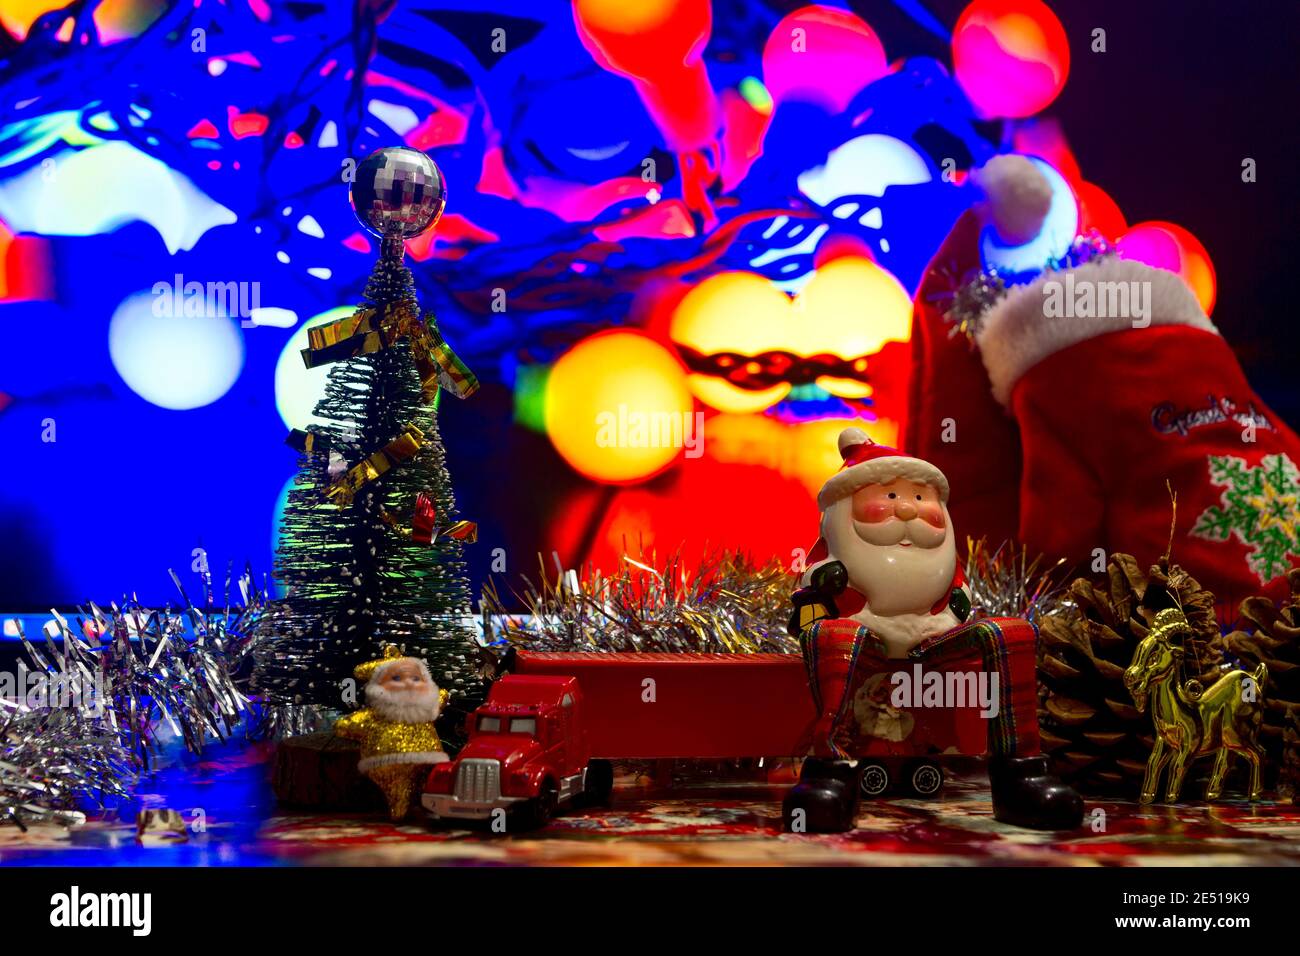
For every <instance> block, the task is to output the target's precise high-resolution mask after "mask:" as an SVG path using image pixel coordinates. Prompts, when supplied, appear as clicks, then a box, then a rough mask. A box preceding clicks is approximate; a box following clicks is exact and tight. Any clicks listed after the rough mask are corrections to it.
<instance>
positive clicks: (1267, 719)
mask: <svg viewBox="0 0 1300 956" xmlns="http://www.w3.org/2000/svg"><path fill="white" fill-rule="evenodd" d="M1287 583H1288V584H1289V585H1290V589H1291V593H1290V594H1289V595H1288V597H1287V598H1286V599H1285V600H1284V601H1283V602H1282V605H1281V606H1280V607H1279V606H1278V605H1276V604H1274V603H1273V602H1272V601H1270V600H1269V599H1268V598H1266V597H1262V596H1256V597H1250V598H1246V600H1244V601H1242V602H1241V616H1242V618H1244V619H1245V620H1246V621H1248V622H1249V623H1250V624H1252V625H1254V630H1253V631H1251V632H1249V633H1248V632H1246V631H1243V630H1237V631H1233V632H1232V633H1231V634H1229V635H1228V636H1227V637H1226V638H1225V639H1224V643H1225V645H1226V647H1227V650H1228V652H1229V653H1230V654H1231V655H1232V656H1233V657H1236V658H1238V659H1239V660H1240V661H1241V662H1242V664H1243V665H1244V666H1246V667H1249V668H1253V667H1254V666H1255V665H1257V664H1259V663H1260V662H1263V663H1265V664H1267V665H1268V686H1266V687H1265V688H1264V726H1263V727H1261V728H1260V735H1259V737H1260V743H1261V744H1262V745H1263V747H1264V750H1265V753H1266V754H1267V758H1266V762H1265V765H1264V783H1265V786H1268V785H1269V784H1270V783H1271V782H1272V781H1273V774H1274V772H1275V773H1276V787H1277V791H1278V796H1279V797H1281V798H1283V799H1287V798H1290V799H1295V798H1296V796H1297V793H1298V791H1300V568H1292V569H1291V571H1289V572H1288V573H1287Z"/></svg>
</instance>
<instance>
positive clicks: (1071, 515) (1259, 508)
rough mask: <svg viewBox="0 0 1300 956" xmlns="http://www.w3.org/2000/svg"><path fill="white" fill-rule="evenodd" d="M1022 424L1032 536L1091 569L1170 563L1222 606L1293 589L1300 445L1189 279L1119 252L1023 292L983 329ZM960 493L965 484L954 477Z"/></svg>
mask: <svg viewBox="0 0 1300 956" xmlns="http://www.w3.org/2000/svg"><path fill="white" fill-rule="evenodd" d="M978 342H979V347H980V354H981V356H982V357H983V360H984V364H985V366H986V368H987V369H988V375H989V379H990V381H991V383H992V386H993V394H994V395H995V396H996V398H997V399H998V401H1000V402H1002V403H1004V404H1005V405H1006V406H1007V407H1008V408H1009V409H1010V410H1011V411H1012V412H1013V414H1014V415H1015V418H1016V421H1017V422H1018V423H1019V426H1020V438H1021V447H1022V454H1023V460H1024V473H1023V477H1022V480H1021V485H1020V527H1019V538H1020V540H1021V541H1022V542H1023V543H1024V544H1025V545H1027V546H1028V547H1029V548H1030V550H1031V552H1032V551H1042V552H1044V553H1046V554H1048V555H1050V556H1060V557H1065V558H1067V559H1069V560H1071V561H1074V562H1078V563H1079V564H1080V570H1087V565H1090V564H1092V563H1094V562H1096V561H1098V560H1099V559H1103V558H1105V557H1108V556H1109V555H1110V554H1111V553H1113V552H1116V551H1121V552H1126V553H1129V554H1132V555H1134V556H1135V557H1136V558H1137V560H1138V561H1139V563H1142V564H1148V563H1154V562H1155V561H1157V560H1158V559H1159V558H1160V556H1161V555H1163V554H1164V552H1165V549H1166V547H1167V546H1168V543H1169V528H1170V503H1169V495H1168V492H1167V491H1166V487H1165V483H1166V482H1169V484H1170V485H1171V486H1172V489H1173V491H1174V492H1175V493H1176V494H1177V496H1178V509H1177V524H1176V526H1175V533H1174V539H1173V553H1172V558H1173V560H1174V561H1175V562H1177V563H1178V564H1180V565H1182V566H1183V567H1184V568H1185V569H1186V570H1187V571H1188V572H1189V573H1190V574H1191V575H1192V576H1193V577H1195V578H1196V579H1197V580H1198V581H1199V582H1200V583H1201V584H1202V585H1203V586H1204V587H1206V588H1208V589H1210V590H1211V591H1213V592H1214V594H1215V596H1216V597H1217V599H1218V600H1219V601H1221V602H1230V603H1231V606H1234V607H1235V606H1236V603H1237V602H1238V601H1240V600H1241V598H1243V597H1246V596H1248V595H1250V594H1255V593H1260V592H1264V593H1267V594H1271V595H1273V596H1276V597H1280V596H1281V595H1282V594H1283V593H1285V580H1284V575H1285V573H1286V571H1287V570H1288V569H1289V568H1291V567H1293V566H1295V565H1296V564H1297V563H1298V562H1300V471H1297V465H1300V439H1298V438H1297V436H1296V434H1295V432H1293V431H1292V430H1291V429H1290V428H1289V427H1287V425H1286V424H1285V423H1284V422H1282V421H1281V420H1280V419H1279V418H1278V417H1277V415H1275V414H1274V413H1273V412H1272V411H1271V410H1269V408H1268V407H1267V406H1266V405H1265V404H1264V403H1263V402H1262V401H1260V399H1259V396H1258V395H1256V394H1255V393H1254V392H1253V391H1252V390H1251V388H1250V384H1249V383H1248V382H1247V381H1246V377H1245V375H1244V374H1243V372H1242V370H1241V366H1240V364H1239V363H1238V362H1237V359H1236V356H1235V355H1233V353H1232V350H1231V349H1230V348H1229V347H1228V345H1227V344H1226V343H1225V342H1224V341H1223V339H1222V337H1221V336H1220V335H1219V333H1218V330H1217V329H1216V328H1215V327H1214V325H1213V323H1212V322H1210V320H1209V319H1208V318H1207V317H1206V315H1205V313H1204V312H1203V311H1202V310H1201V308H1200V306H1199V304H1198V303H1197V301H1196V298H1195V296H1193V294H1192V292H1191V290H1190V289H1188V288H1187V286H1186V285H1185V284H1184V283H1183V281H1182V280H1181V279H1179V278H1178V277H1177V276H1176V275H1175V274H1173V273H1171V272H1166V271H1163V270H1159V269H1153V268H1151V267H1149V266H1146V265H1143V264H1141V263H1138V262H1127V261H1123V260H1120V259H1117V258H1107V259H1103V260H1100V261H1095V262H1091V263H1088V264H1085V265H1082V266H1080V267H1079V268H1077V269H1074V270H1070V271H1068V272H1049V273H1045V274H1044V275H1043V276H1041V277H1040V278H1039V279H1038V280H1036V281H1035V282H1033V283H1031V284H1030V285H1027V286H1022V287H1019V288H1016V289H1014V290H1012V291H1011V292H1010V293H1008V294H1007V296H1006V297H1005V298H1003V299H1002V300H1001V301H1000V302H998V304H997V305H995V306H994V307H993V308H992V309H991V310H990V311H989V313H988V314H987V315H986V316H985V319H984V322H983V324H982V326H981V330H980V332H979V336H978ZM953 487H954V488H956V487H957V484H956V482H955V481H954V482H953Z"/></svg>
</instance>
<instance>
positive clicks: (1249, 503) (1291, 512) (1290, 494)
mask: <svg viewBox="0 0 1300 956" xmlns="http://www.w3.org/2000/svg"><path fill="white" fill-rule="evenodd" d="M1209 465H1210V481H1211V482H1213V483H1214V484H1215V485H1218V486H1220V487H1223V488H1225V489H1226V490H1225V491H1224V492H1223V495H1222V496H1221V497H1220V499H1219V504H1218V505H1211V506H1210V507H1208V508H1206V509H1205V511H1204V512H1202V514H1201V516H1200V517H1199V518H1197V519H1196V524H1195V525H1194V526H1193V528H1192V530H1191V533H1192V534H1194V535H1196V536H1197V537H1200V538H1210V539H1212V540H1216V541H1226V540H1228V538H1229V537H1230V536H1231V535H1234V534H1235V535H1236V536H1237V539H1238V540H1240V541H1241V542H1242V543H1243V544H1245V545H1247V546H1248V547H1249V548H1250V551H1249V553H1248V554H1247V555H1246V563H1247V564H1248V565H1250V569H1251V570H1252V571H1254V572H1255V574H1256V575H1258V577H1259V580H1260V583H1261V584H1265V583H1267V582H1269V581H1271V580H1272V579H1273V578H1275V577H1277V576H1278V575H1279V574H1282V573H1284V572H1285V571H1286V570H1287V568H1288V567H1290V565H1291V562H1290V561H1289V560H1288V559H1287V555H1288V554H1291V555H1300V471H1297V469H1296V466H1295V463H1294V462H1292V461H1291V459H1290V458H1288V457H1287V456H1286V455H1265V456H1264V457H1263V459H1261V461H1260V463H1259V464H1258V465H1257V466H1255V467H1253V468H1252V467H1251V466H1250V465H1248V464H1246V462H1245V460H1244V459H1241V458H1234V457H1233V456H1232V455H1210V456H1209Z"/></svg>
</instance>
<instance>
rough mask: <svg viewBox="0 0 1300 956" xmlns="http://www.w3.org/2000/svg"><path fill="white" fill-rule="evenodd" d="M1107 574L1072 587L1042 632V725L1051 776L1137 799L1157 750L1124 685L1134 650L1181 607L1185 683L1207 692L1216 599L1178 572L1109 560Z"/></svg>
mask: <svg viewBox="0 0 1300 956" xmlns="http://www.w3.org/2000/svg"><path fill="white" fill-rule="evenodd" d="M1106 572H1107V576H1106V580H1105V581H1104V582H1093V581H1090V580H1088V579H1086V578H1078V579H1076V580H1075V581H1074V582H1073V583H1071V585H1070V587H1069V593H1068V598H1067V599H1066V600H1065V601H1064V602H1063V606H1062V607H1061V608H1060V609H1059V610H1058V611H1057V612H1056V613H1054V614H1052V615H1049V616H1047V617H1045V618H1044V619H1043V620H1042V622H1041V624H1040V639H1039V681H1040V688H1039V727H1040V732H1041V734H1042V741H1043V750H1044V752H1046V753H1048V754H1049V755H1050V757H1051V761H1052V765H1053V769H1054V770H1055V771H1056V772H1057V773H1059V774H1060V775H1061V776H1062V777H1064V778H1065V779H1066V780H1068V781H1070V782H1072V783H1074V784H1075V785H1077V786H1078V787H1079V788H1080V789H1081V790H1083V791H1084V792H1085V793H1089V792H1112V793H1115V792H1118V793H1128V792H1133V793H1136V792H1137V789H1138V787H1139V785H1140V783H1141V780H1142V774H1143V771H1144V770H1145V768H1146V761H1147V757H1148V755H1149V754H1150V753H1151V747H1152V744H1153V743H1154V732H1153V730H1152V725H1151V715H1150V714H1146V713H1141V714H1140V713H1138V711H1137V708H1135V707H1134V706H1133V699H1132V697H1130V696H1129V693H1128V690H1127V689H1126V688H1125V687H1124V670H1125V668H1127V667H1128V666H1129V664H1130V663H1131V662H1132V659H1133V651H1134V649H1135V648H1136V647H1137V644H1138V642H1139V641H1141V640H1142V638H1144V637H1145V636H1146V634H1147V631H1148V630H1149V628H1150V626H1151V622H1152V621H1153V620H1154V619H1155V616H1156V614H1157V613H1158V612H1159V611H1160V610H1161V609H1163V608H1166V607H1173V606H1178V607H1181V608H1182V609H1183V611H1184V613H1186V615H1187V620H1188V623H1190V624H1191V626H1192V631H1193V635H1192V636H1191V637H1190V638H1189V639H1188V642H1187V644H1186V645H1185V648H1186V653H1185V655H1184V673H1183V676H1182V679H1183V680H1187V679H1190V678H1193V677H1195V678H1197V679H1199V680H1200V681H1201V682H1202V684H1204V685H1205V686H1207V687H1208V686H1209V685H1210V684H1211V683H1213V682H1214V680H1215V679H1217V678H1218V676H1219V674H1220V671H1219V666H1220V665H1221V664H1222V663H1223V660H1224V656H1223V649H1224V642H1223V638H1222V635H1221V634H1220V632H1219V625H1218V621H1217V618H1216V615H1215V609H1214V595H1213V594H1211V593H1210V592H1209V591H1207V590H1205V589H1204V588H1202V587H1201V586H1200V585H1199V584H1198V583H1197V582H1196V580H1195V579H1194V578H1192V577H1191V576H1190V575H1188V574H1187V573H1186V572H1185V571H1183V570H1182V568H1180V567H1179V566H1178V565H1176V564H1170V563H1168V562H1167V561H1162V562H1161V563H1159V564H1157V565H1154V566H1153V567H1151V569H1150V570H1149V571H1148V572H1147V573H1145V574H1144V573H1143V572H1142V569H1141V566H1140V565H1139V564H1138V562H1137V561H1136V560H1135V559H1134V558H1133V557H1132V556H1131V555H1127V554H1115V555H1112V556H1111V559H1110V562H1109V564H1108V565H1107V568H1106ZM1271 666H1272V665H1271V664H1270V667H1271ZM1196 770H1197V768H1196V767H1195V766H1194V767H1193V770H1192V772H1196Z"/></svg>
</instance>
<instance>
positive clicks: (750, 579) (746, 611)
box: [482, 552, 799, 654]
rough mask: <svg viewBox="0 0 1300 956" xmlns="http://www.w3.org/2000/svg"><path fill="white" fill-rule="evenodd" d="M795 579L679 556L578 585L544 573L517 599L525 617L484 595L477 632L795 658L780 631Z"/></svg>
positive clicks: (583, 644) (607, 647)
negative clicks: (480, 627) (480, 626)
mask: <svg viewBox="0 0 1300 956" xmlns="http://www.w3.org/2000/svg"><path fill="white" fill-rule="evenodd" d="M648 560H649V561H650V562H654V558H649V559H648ZM794 581H795V576H794V575H793V574H791V573H790V571H789V570H788V569H786V568H785V567H783V566H782V565H781V563H780V562H779V561H777V560H776V559H772V560H771V561H769V562H768V563H766V564H763V565H758V564H755V563H754V562H753V561H751V560H750V559H749V558H748V557H747V556H745V555H742V554H739V553H731V552H717V553H714V554H711V555H708V556H706V557H705V558H703V559H702V560H701V561H700V562H699V563H698V564H696V565H695V566H694V567H688V566H687V563H686V562H685V561H684V560H683V558H682V556H681V555H680V554H676V555H673V556H672V557H670V558H668V560H667V561H665V562H664V564H663V565H662V566H661V567H654V566H652V565H651V564H649V563H643V562H642V561H638V560H635V559H633V558H632V557H630V556H624V558H623V566H622V567H621V568H620V569H619V570H618V572H617V573H615V574H604V573H602V572H600V571H599V570H595V569H588V570H587V571H586V572H585V574H584V575H583V576H581V577H579V575H578V573H577V572H576V571H567V572H566V571H564V570H563V569H562V568H557V569H556V574H555V575H554V577H552V576H551V575H549V574H548V573H547V569H546V567H545V566H544V565H543V566H542V568H541V574H540V576H539V583H537V584H534V583H533V582H532V581H528V580H525V582H524V588H523V591H522V593H520V592H516V594H515V597H516V600H517V601H518V602H519V603H522V604H523V606H524V608H525V613H526V616H524V617H520V616H518V615H516V614H512V613H510V611H509V610H508V609H507V607H506V606H505V603H504V602H503V601H502V600H501V597H500V595H499V594H498V593H497V591H496V588H495V587H494V586H493V585H491V584H490V583H489V584H488V586H487V587H485V588H484V592H483V603H482V608H483V623H484V634H485V637H486V639H487V640H488V641H489V642H492V641H502V640H504V641H507V642H509V643H512V644H520V645H523V646H526V647H529V648H532V649H534V650H552V651H558V650H563V651H696V652H701V653H718V652H722V653H750V654H753V653H759V652H769V653H770V652H778V653H798V652H799V642H798V641H797V640H795V639H794V638H792V637H791V636H790V635H789V634H787V633H786V629H785V627H786V619H787V618H788V617H789V615H790V594H791V592H792V591H793V589H794Z"/></svg>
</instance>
